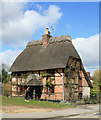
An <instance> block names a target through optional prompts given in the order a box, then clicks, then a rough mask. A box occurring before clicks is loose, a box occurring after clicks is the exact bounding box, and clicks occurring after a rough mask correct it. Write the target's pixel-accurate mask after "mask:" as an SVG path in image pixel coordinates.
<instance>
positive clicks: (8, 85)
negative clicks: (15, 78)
mask: <svg viewBox="0 0 101 120" xmlns="http://www.w3.org/2000/svg"><path fill="white" fill-rule="evenodd" d="M3 95H4V96H7V97H8V96H10V95H11V83H5V84H4V85H3Z"/></svg>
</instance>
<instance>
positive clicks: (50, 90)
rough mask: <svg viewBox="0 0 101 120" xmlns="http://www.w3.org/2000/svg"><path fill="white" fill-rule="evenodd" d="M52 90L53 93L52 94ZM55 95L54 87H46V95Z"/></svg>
mask: <svg viewBox="0 0 101 120" xmlns="http://www.w3.org/2000/svg"><path fill="white" fill-rule="evenodd" d="M52 89H53V91H54V92H52ZM54 93H55V86H54V85H52V86H47V94H54Z"/></svg>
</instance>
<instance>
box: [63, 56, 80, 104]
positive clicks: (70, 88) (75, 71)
mask: <svg viewBox="0 0 101 120" xmlns="http://www.w3.org/2000/svg"><path fill="white" fill-rule="evenodd" d="M79 70H80V62H79V61H78V60H77V59H74V58H72V57H71V58H69V60H68V63H67V66H66V69H65V76H66V80H65V89H66V90H67V94H66V96H67V100H68V101H71V102H73V101H75V98H76V97H78V95H79V79H80V75H79ZM77 79H78V82H77ZM76 91H77V92H76Z"/></svg>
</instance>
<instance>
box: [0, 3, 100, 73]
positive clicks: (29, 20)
mask: <svg viewBox="0 0 101 120" xmlns="http://www.w3.org/2000/svg"><path fill="white" fill-rule="evenodd" d="M0 12H1V13H2V22H1V23H2V29H1V28H0V37H1V36H2V51H1V52H0V57H1V56H2V61H3V63H5V64H7V65H9V66H11V64H12V63H13V61H14V60H15V58H16V57H17V56H18V54H19V53H20V52H21V51H22V50H24V48H25V46H26V44H27V43H28V42H29V41H32V40H38V39H41V38H42V35H43V34H45V28H46V27H49V30H50V32H51V35H52V36H61V35H70V36H71V38H72V42H73V44H74V46H75V48H76V49H77V51H78V53H79V54H80V57H81V58H82V61H83V64H84V67H85V69H86V70H87V71H90V72H91V74H92V73H93V71H94V70H96V69H98V66H99V61H98V60H99V59H98V58H99V3H98V2H85V3H83V2H82V3H80V2H71V3H70V2H64V3H63V2H61V3H59V2H17V3H16V2H4V3H2V11H0ZM52 27H53V28H54V29H55V31H52ZM1 31H2V32H1Z"/></svg>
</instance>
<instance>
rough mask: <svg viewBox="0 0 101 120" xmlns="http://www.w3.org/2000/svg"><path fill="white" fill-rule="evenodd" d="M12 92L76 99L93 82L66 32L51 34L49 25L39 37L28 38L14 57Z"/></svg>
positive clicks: (84, 93)
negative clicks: (53, 35)
mask: <svg viewBox="0 0 101 120" xmlns="http://www.w3.org/2000/svg"><path fill="white" fill-rule="evenodd" d="M10 71H11V72H12V80H11V83H12V96H24V95H25V93H26V90H27V88H28V87H29V92H30V95H31V98H32V99H43V100H59V101H61V100H76V99H78V98H83V97H89V96H90V87H92V84H91V82H90V78H89V77H88V75H87V73H86V71H85V69H84V67H83V64H82V60H81V58H80V56H79V54H78V53H77V51H76V49H75V47H74V46H73V44H72V40H71V37H70V36H69V35H65V36H58V37H52V36H51V35H50V32H49V31H48V28H46V34H45V35H42V39H41V40H36V41H31V42H29V43H28V44H27V46H26V48H25V49H24V51H23V52H22V53H21V54H20V55H19V56H18V57H17V58H16V60H15V61H14V63H13V65H12V66H11V68H10Z"/></svg>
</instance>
